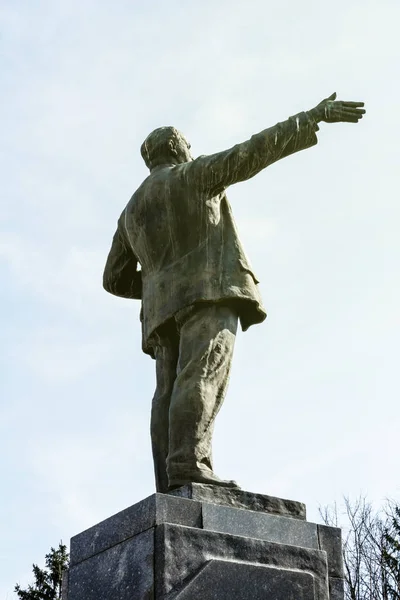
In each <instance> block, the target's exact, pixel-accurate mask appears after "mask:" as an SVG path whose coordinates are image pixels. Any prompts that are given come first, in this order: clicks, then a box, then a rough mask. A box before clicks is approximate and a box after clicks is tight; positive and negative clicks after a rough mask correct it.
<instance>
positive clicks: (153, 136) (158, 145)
mask: <svg viewBox="0 0 400 600" xmlns="http://www.w3.org/2000/svg"><path fill="white" fill-rule="evenodd" d="M179 137H180V134H179V131H178V130H177V129H175V127H171V126H168V127H159V128H158V129H155V130H154V131H152V132H151V133H150V134H149V135H148V136H147V138H146V139H145V140H144V142H143V144H142V145H141V148H140V153H141V155H142V157H143V160H144V162H145V163H146V166H147V167H148V168H149V169H151V168H152V167H155V166H156V165H157V162H158V159H160V158H162V157H164V158H165V157H166V156H168V155H169V154H171V149H170V145H169V142H170V141H171V140H177V139H179Z"/></svg>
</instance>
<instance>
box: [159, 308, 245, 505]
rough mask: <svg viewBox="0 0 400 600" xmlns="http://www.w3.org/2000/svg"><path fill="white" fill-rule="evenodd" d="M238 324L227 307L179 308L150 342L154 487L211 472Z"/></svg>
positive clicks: (188, 479) (234, 312) (165, 485)
mask: <svg viewBox="0 0 400 600" xmlns="http://www.w3.org/2000/svg"><path fill="white" fill-rule="evenodd" d="M237 326H238V314H237V311H236V310H235V308H234V307H233V306H230V305H228V304H216V303H199V304H195V305H192V306H190V307H188V308H184V309H183V310H181V311H179V312H178V313H177V314H176V315H175V317H174V318H173V319H172V320H171V321H169V322H168V323H167V324H166V325H165V326H163V327H162V328H160V329H159V331H158V332H157V333H156V334H155V336H154V339H153V341H152V348H153V352H154V356H155V360H156V391H155V394H154V397H153V401H152V409H151V425H150V429H151V443H152V452H153V460H154V472H155V480H156V489H157V491H158V492H161V493H165V492H167V491H168V488H169V487H170V486H172V485H174V482H175V481H177V480H178V481H184V482H190V481H196V474H199V473H202V474H205V475H207V474H212V473H213V464H212V434H213V430H214V422H215V417H216V416H217V414H218V411H219V409H220V408H221V405H222V402H223V400H224V397H225V393H226V389H227V385H228V381H229V375H230V370H231V363H232V356H233V349H234V345H235V339H236V332H237Z"/></svg>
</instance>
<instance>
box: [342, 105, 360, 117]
mask: <svg viewBox="0 0 400 600" xmlns="http://www.w3.org/2000/svg"><path fill="white" fill-rule="evenodd" d="M342 112H343V113H346V114H348V115H354V116H356V117H357V116H358V117H362V115H365V110H364V109H362V108H346V107H344V108H342Z"/></svg>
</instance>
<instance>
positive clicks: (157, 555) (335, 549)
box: [63, 484, 344, 600]
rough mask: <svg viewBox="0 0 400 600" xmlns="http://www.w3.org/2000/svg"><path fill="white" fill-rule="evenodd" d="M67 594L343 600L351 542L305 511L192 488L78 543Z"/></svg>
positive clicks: (69, 599)
mask: <svg viewBox="0 0 400 600" xmlns="http://www.w3.org/2000/svg"><path fill="white" fill-rule="evenodd" d="M213 501H214V502H213ZM283 515H284V516H283ZM63 589H64V591H63V600H150V599H151V600H175V599H177V600H191V599H193V600H195V599H197V598H198V599H199V600H200V599H201V600H207V599H211V598H213V599H216V600H228V599H229V600H232V599H233V598H235V599H237V600H242V599H243V600H244V599H249V600H261V599H263V600H268V599H270V600H343V599H344V593H343V567H342V555H341V533H340V529H336V528H334V527H326V526H325V525H316V524H313V523H308V522H307V521H305V507H304V505H303V504H301V503H298V502H292V501H288V500H281V499H279V498H271V497H270V496H262V495H260V494H250V493H249V492H242V491H241V490H234V491H233V490H228V489H223V488H221V487H216V486H206V485H198V484H192V485H191V486H185V487H184V488H180V489H179V490H175V491H174V492H172V493H171V494H168V495H164V494H154V495H152V496H150V497H149V498H146V499H145V500H143V501H142V502H139V503H138V504H135V505H134V506H131V507H130V508H127V509H126V510H124V511H122V512H120V513H118V514H116V515H114V516H113V517H110V518H109V519H106V520H105V521H103V522H102V523H99V524H98V525H95V526H94V527H92V528H90V529H88V530H87V531H84V532H83V533H81V534H79V535H77V536H75V537H73V538H72V540H71V563H70V569H69V574H68V577H66V578H65V584H64V586H63Z"/></svg>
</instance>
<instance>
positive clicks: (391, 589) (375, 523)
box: [320, 497, 400, 600]
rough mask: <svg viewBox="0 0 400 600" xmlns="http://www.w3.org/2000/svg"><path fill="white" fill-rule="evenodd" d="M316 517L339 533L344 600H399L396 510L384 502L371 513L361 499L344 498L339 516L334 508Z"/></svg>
mask: <svg viewBox="0 0 400 600" xmlns="http://www.w3.org/2000/svg"><path fill="white" fill-rule="evenodd" d="M320 514H321V517H322V519H323V521H324V523H325V524H326V525H331V526H335V527H342V530H343V561H344V572H345V579H346V600H400V508H399V507H397V506H396V505H395V504H394V503H392V502H389V501H388V502H387V503H386V505H385V506H384V507H383V509H381V510H380V511H374V509H373V507H372V505H371V504H370V503H369V502H367V500H366V498H364V497H360V498H358V499H357V500H356V501H355V502H351V501H350V500H349V498H344V511H343V514H341V515H340V516H339V512H338V508H337V505H334V506H333V507H325V508H322V509H320ZM343 517H344V519H343ZM342 519H343V522H342Z"/></svg>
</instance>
